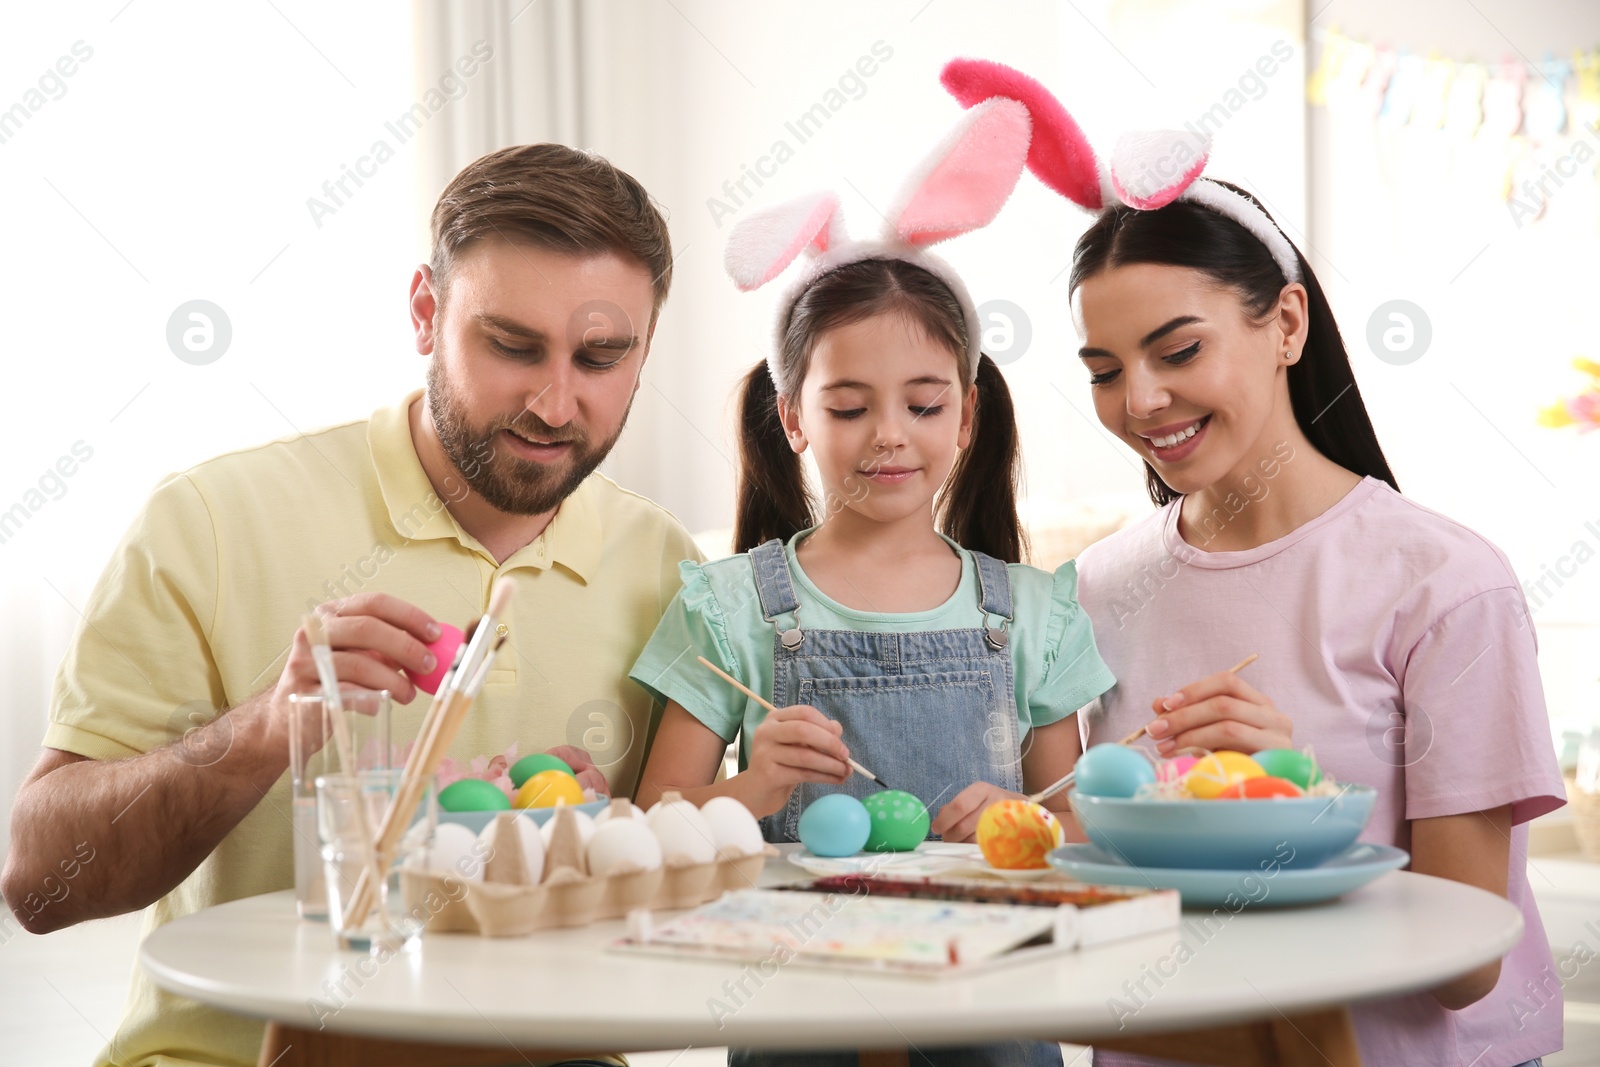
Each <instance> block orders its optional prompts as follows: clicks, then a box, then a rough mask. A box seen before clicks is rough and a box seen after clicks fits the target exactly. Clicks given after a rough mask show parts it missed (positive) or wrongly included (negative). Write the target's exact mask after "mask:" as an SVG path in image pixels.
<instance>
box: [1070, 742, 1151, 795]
mask: <svg viewBox="0 0 1600 1067" xmlns="http://www.w3.org/2000/svg"><path fill="white" fill-rule="evenodd" d="M1074 770H1076V771H1077V773H1078V777H1077V778H1076V779H1074V787H1075V788H1076V789H1077V790H1078V792H1080V793H1083V794H1085V795H1087V796H1097V797H1131V796H1133V795H1134V794H1135V793H1137V792H1138V791H1139V787H1140V786H1142V785H1148V784H1149V783H1151V782H1154V781H1155V780H1156V769H1155V767H1154V766H1153V765H1152V764H1151V763H1150V761H1149V760H1148V759H1146V758H1145V757H1144V755H1143V754H1142V753H1140V752H1139V751H1138V750H1136V749H1132V748H1129V747H1128V746H1127V745H1093V746H1091V747H1090V749H1089V751H1087V752H1085V753H1084V754H1083V755H1081V756H1079V757H1078V762H1077V765H1076V766H1075V767H1074Z"/></svg>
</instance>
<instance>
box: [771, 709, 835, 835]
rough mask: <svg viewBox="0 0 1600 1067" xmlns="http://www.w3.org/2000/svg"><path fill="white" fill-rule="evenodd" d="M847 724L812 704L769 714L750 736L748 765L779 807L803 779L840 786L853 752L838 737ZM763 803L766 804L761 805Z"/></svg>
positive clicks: (804, 780) (773, 808)
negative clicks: (842, 724)
mask: <svg viewBox="0 0 1600 1067" xmlns="http://www.w3.org/2000/svg"><path fill="white" fill-rule="evenodd" d="M842 733H844V727H843V726H841V725H840V724H839V723H837V722H835V721H834V720H832V719H830V718H828V717H827V716H826V715H824V714H822V712H820V711H818V710H817V709H816V708H814V707H811V706H810V705H809V704H794V705H791V706H789V707H787V708H779V709H778V710H777V711H774V712H769V713H768V715H767V717H766V718H765V719H762V720H761V725H760V726H757V727H756V730H755V733H753V734H751V735H750V766H749V767H747V768H746V769H745V773H746V774H752V775H754V776H755V779H756V780H757V781H759V782H760V783H761V784H762V787H763V791H765V792H767V793H768V794H769V797H770V798H771V799H772V800H776V803H775V804H773V805H772V806H771V810H772V811H777V810H778V809H779V808H782V807H783V805H784V804H786V803H788V800H789V794H790V793H792V792H794V787H795V786H797V785H799V784H800V783H801V782H826V783H828V784H829V785H841V784H843V782H844V780H845V779H847V778H849V777H850V764H848V763H846V762H845V760H847V759H848V758H849V757H850V750H849V749H848V748H846V747H845V744H844V742H843V741H841V740H839V737H840V735H841V734H842ZM762 806H763V807H765V806H766V805H762Z"/></svg>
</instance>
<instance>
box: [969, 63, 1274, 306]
mask: <svg viewBox="0 0 1600 1067" xmlns="http://www.w3.org/2000/svg"><path fill="white" fill-rule="evenodd" d="M939 80H940V81H941V82H942V83H943V84H944V87H945V88H946V89H948V90H949V91H950V93H951V95H952V96H954V97H955V98H956V99H957V100H959V101H960V102H961V105H962V106H963V107H968V108H970V107H974V106H976V107H987V106H989V105H991V104H992V103H993V102H994V101H995V100H997V99H1001V100H1005V99H1009V100H1016V101H1018V102H1020V103H1021V104H1023V106H1025V107H1026V108H1027V109H1028V114H1029V116H1030V117H1031V118H1032V120H1033V138H1032V143H1031V147H1030V148H1029V149H1028V169H1029V170H1031V171H1033V173H1034V175H1035V176H1036V177H1037V178H1038V179H1039V180H1040V181H1042V182H1044V184H1045V185H1047V186H1049V187H1050V188H1051V189H1054V190H1055V191H1056V192H1058V193H1060V194H1061V195H1062V196H1064V197H1066V198H1067V199H1068V200H1071V201H1072V202H1073V203H1074V204H1077V205H1078V206H1079V207H1082V208H1085V209H1086V210H1089V211H1100V210H1102V209H1103V208H1105V207H1108V206H1111V205H1115V204H1125V205H1127V206H1128V207H1131V208H1133V209H1135V210H1137V211H1154V210H1155V209H1157V208H1161V207H1165V206H1166V205H1168V204H1170V203H1172V202H1173V201H1174V200H1180V199H1181V200H1188V201H1191V202H1193V203H1196V204H1199V205H1200V206H1201V207H1204V208H1208V209H1210V210H1211V211H1214V212H1216V213H1217V214H1219V215H1223V216H1225V217H1227V218H1230V219H1232V220H1233V221H1234V222H1237V223H1238V224H1239V225H1241V226H1243V227H1244V228H1245V229H1247V230H1249V231H1250V233H1251V234H1253V235H1254V236H1255V238H1256V240H1258V241H1260V242H1261V243H1262V244H1263V245H1265V246H1266V248H1267V251H1268V252H1269V253H1271V255H1272V258H1273V260H1274V261H1276V263H1277V264H1278V269H1279V270H1281V271H1282V272H1283V277H1284V279H1285V280H1286V281H1290V282H1299V281H1303V280H1304V279H1303V278H1302V277H1301V274H1300V259H1299V257H1298V256H1297V255H1296V254H1295V250H1294V246H1293V245H1291V244H1290V243H1289V239H1288V238H1287V237H1285V236H1284V235H1283V231H1282V230H1280V229H1278V227H1277V225H1276V224H1275V223H1274V222H1273V221H1272V220H1271V219H1270V218H1268V217H1267V214H1266V212H1264V211H1262V210H1261V209H1260V208H1259V207H1257V206H1256V205H1255V203H1254V202H1252V201H1251V200H1250V199H1249V198H1248V197H1245V196H1241V195H1239V194H1238V193H1236V192H1234V191H1233V190H1232V189H1229V188H1227V187H1226V186H1223V185H1219V184H1217V183H1216V182H1213V181H1210V180H1208V179H1205V178H1202V177H1200V172H1201V171H1203V170H1204V169H1205V166H1206V161H1207V159H1208V158H1209V156H1210V153H1211V141H1210V139H1209V138H1206V137H1200V136H1196V135H1195V134H1192V133H1186V132H1182V131H1178V130H1160V131H1153V132H1148V133H1130V134H1124V135H1123V136H1122V138H1121V139H1120V140H1119V141H1117V145H1116V147H1115V148H1114V149H1113V150H1112V153H1111V161H1110V166H1108V167H1107V166H1102V165H1101V164H1100V161H1099V160H1098V159H1097V158H1096V157H1095V154H1094V149H1092V148H1090V147H1089V141H1088V139H1087V138H1086V137H1084V135H1083V131H1082V130H1081V129H1079V128H1078V124H1077V123H1076V122H1074V121H1073V119H1072V116H1071V115H1069V114H1067V109H1066V108H1064V107H1062V106H1061V102H1060V101H1059V100H1057V99H1056V98H1055V96H1054V95H1052V94H1051V92H1050V90H1048V89H1046V88H1045V87H1044V86H1043V85H1040V84H1039V83H1038V82H1037V81H1035V80H1034V79H1032V78H1030V77H1028V76H1027V75H1026V74H1023V73H1022V72H1021V71H1019V70H1013V69H1012V68H1010V67H1007V66H1004V65H1002V64H1000V63H992V62H989V61H988V60H983V59H952V60H951V61H950V62H949V63H947V64H945V68H944V71H943V73H942V74H941V75H940V77H939Z"/></svg>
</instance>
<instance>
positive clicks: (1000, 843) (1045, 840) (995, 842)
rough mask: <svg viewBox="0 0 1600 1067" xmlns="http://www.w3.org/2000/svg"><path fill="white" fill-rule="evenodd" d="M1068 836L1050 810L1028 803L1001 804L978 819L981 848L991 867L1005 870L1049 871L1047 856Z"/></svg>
mask: <svg viewBox="0 0 1600 1067" xmlns="http://www.w3.org/2000/svg"><path fill="white" fill-rule="evenodd" d="M1064 838H1065V832H1064V831H1063V830H1062V829H1061V821H1060V820H1059V819H1057V818H1056V817H1055V815H1054V814H1053V813H1052V812H1051V811H1049V810H1048V809H1047V808H1044V807H1043V806H1041V805H1039V804H1034V803H1032V802H1030V801H1027V800H1000V801H996V802H995V803H993V804H990V805H989V806H988V807H987V808H984V809H983V814H982V815H980V816H978V848H979V850H980V851H982V853H983V858H984V859H986V860H988V861H989V866H991V867H999V868H1001V869H1002V870H1008V871H1019V870H1029V869H1033V870H1036V869H1038V868H1041V867H1048V866H1049V863H1048V862H1047V861H1046V860H1045V858H1044V857H1045V853H1047V852H1049V851H1050V850H1051V849H1053V848H1058V847H1059V846H1060V845H1061V843H1062V841H1063V839H1064Z"/></svg>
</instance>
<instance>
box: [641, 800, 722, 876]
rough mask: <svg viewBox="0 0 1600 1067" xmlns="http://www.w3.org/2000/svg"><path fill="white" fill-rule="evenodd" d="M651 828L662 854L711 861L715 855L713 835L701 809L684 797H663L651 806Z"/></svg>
mask: <svg viewBox="0 0 1600 1067" xmlns="http://www.w3.org/2000/svg"><path fill="white" fill-rule="evenodd" d="M648 818H649V820H650V829H651V830H652V831H654V832H655V835H656V840H657V841H659V842H661V854H662V856H664V857H665V858H666V859H668V860H677V861H678V862H680V863H710V862H712V861H713V860H715V859H716V858H717V844H716V837H715V836H714V835H713V834H712V833H711V827H710V826H709V825H707V823H706V820H705V817H704V816H702V815H701V814H700V809H699V808H697V807H695V806H694V805H693V804H691V803H689V802H688V801H687V800H663V801H661V802H660V803H658V804H657V805H656V806H655V807H653V808H651V809H650V812H649V816H648Z"/></svg>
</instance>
